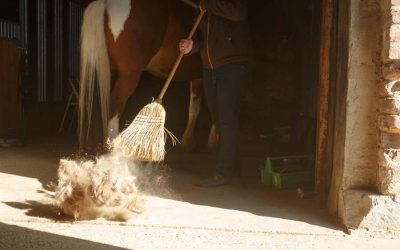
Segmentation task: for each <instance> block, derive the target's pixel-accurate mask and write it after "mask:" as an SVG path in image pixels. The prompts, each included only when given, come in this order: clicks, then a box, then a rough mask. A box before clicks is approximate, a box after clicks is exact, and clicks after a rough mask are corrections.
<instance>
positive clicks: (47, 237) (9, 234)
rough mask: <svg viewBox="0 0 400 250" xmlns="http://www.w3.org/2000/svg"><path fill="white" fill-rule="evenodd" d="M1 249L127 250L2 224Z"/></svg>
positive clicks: (0, 234) (0, 224) (0, 230)
mask: <svg viewBox="0 0 400 250" xmlns="http://www.w3.org/2000/svg"><path fill="white" fill-rule="evenodd" d="M0 247H1V249H13V250H23V249H24V250H25V249H43V250H47V249H48V250H53V249H96V250H100V249H104V250H106V249H107V250H109V249H125V248H120V247H115V246H110V245H105V244H101V243H97V242H92V241H88V240H82V239H77V238H72V237H66V236H61V235H56V234H51V233H46V232H40V231H35V230H31V229H27V228H23V227H18V226H13V225H8V224H4V223H0Z"/></svg>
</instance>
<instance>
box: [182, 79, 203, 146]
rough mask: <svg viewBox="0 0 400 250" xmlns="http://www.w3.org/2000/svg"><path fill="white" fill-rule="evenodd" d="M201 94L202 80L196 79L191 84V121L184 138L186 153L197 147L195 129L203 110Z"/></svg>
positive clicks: (189, 120)
mask: <svg viewBox="0 0 400 250" xmlns="http://www.w3.org/2000/svg"><path fill="white" fill-rule="evenodd" d="M201 92H202V80H201V79H195V80H192V81H191V82H190V104H189V119H188V123H187V125H186V129H185V132H184V133H183V136H182V148H183V149H185V150H186V151H192V150H193V149H194V147H195V146H196V143H195V140H194V129H195V127H196V120H197V117H198V116H199V113H200V108H201Z"/></svg>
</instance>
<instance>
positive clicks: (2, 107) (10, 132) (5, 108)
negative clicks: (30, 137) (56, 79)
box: [0, 41, 20, 138]
mask: <svg viewBox="0 0 400 250" xmlns="http://www.w3.org/2000/svg"><path fill="white" fill-rule="evenodd" d="M19 66H20V52H19V51H18V50H17V46H16V44H15V43H14V42H12V41H0V138H15V137H16V136H17V134H18V122H19V115H20V113H19V99H18V90H19V78H18V76H19Z"/></svg>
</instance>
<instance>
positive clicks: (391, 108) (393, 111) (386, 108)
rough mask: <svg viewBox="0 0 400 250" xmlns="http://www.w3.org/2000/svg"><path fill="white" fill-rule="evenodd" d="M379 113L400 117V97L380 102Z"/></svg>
mask: <svg viewBox="0 0 400 250" xmlns="http://www.w3.org/2000/svg"><path fill="white" fill-rule="evenodd" d="M379 112H380V113H382V114H387V115H400V97H390V98H384V99H381V100H379Z"/></svg>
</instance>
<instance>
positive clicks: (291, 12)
mask: <svg viewBox="0 0 400 250" xmlns="http://www.w3.org/2000/svg"><path fill="white" fill-rule="evenodd" d="M249 8H250V9H249V12H250V13H249V19H250V25H251V32H252V39H253V49H254V57H253V65H252V79H251V81H250V82H249V84H248V86H247V91H246V94H245V97H244V100H243V110H242V116H241V132H240V138H241V142H240V148H241V157H240V158H241V159H240V165H241V174H242V176H246V177H259V176H260V171H259V169H260V168H261V167H263V166H265V159H266V157H268V156H269V157H293V156H309V157H311V158H312V159H313V160H312V162H313V161H314V160H315V154H316V149H315V141H316V130H317V101H318V98H317V96H318V83H319V76H320V75H319V67H320V64H319V59H320V58H319V57H320V38H321V17H322V16H321V13H322V1H320V0H307V1H294V0H285V1H280V0H273V1H250V6H249ZM162 83H163V81H162V80H159V79H157V78H155V77H153V76H151V75H149V74H147V73H145V74H144V75H143V77H142V82H141V84H140V85H139V87H138V89H137V90H136V92H135V93H134V95H133V96H132V98H131V99H130V104H128V105H127V106H128V108H127V111H126V112H125V120H127V121H129V120H130V119H132V118H133V117H134V116H135V114H136V113H137V112H138V111H139V109H140V108H141V107H143V106H144V105H145V104H146V103H148V102H149V101H150V100H151V99H150V98H151V97H154V96H156V95H157V93H158V91H159V88H160V86H161V84H162ZM203 97H204V96H203ZM164 104H165V107H166V109H167V113H168V117H167V121H166V122H167V124H166V125H167V127H168V128H169V129H170V130H171V131H173V132H174V134H176V135H182V133H183V132H184V129H185V126H186V121H187V115H188V114H187V113H188V111H187V109H188V105H189V84H188V83H181V82H174V83H173V84H172V85H171V87H170V89H169V90H168V92H167V96H166V97H165V100H164ZM210 126H211V122H210V119H209V114H208V110H207V106H206V102H205V100H204V101H203V102H202V111H201V115H200V118H199V120H198V123H197V127H196V141H197V144H196V148H195V151H194V153H193V155H192V156H193V157H194V158H190V156H189V158H188V156H183V155H185V154H186V153H184V152H181V151H180V150H179V148H177V149H174V150H171V153H170V154H169V156H170V157H171V161H173V162H176V161H178V162H180V163H179V164H178V165H180V166H182V167H183V168H188V169H191V170H193V171H197V172H199V173H202V174H205V173H206V172H207V171H212V164H210V163H205V162H207V161H202V164H201V165H202V166H198V167H197V168H196V167H194V169H193V165H192V164H188V162H193V161H194V162H195V161H196V159H195V158H196V157H200V158H201V157H204V158H209V159H212V158H213V157H212V154H210V153H209V152H208V149H207V138H208V132H209V129H210ZM186 155H187V154H186ZM189 155H191V154H189ZM178 159H179V160H178ZM210 162H211V160H210ZM257 181H259V178H258V179H257Z"/></svg>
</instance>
